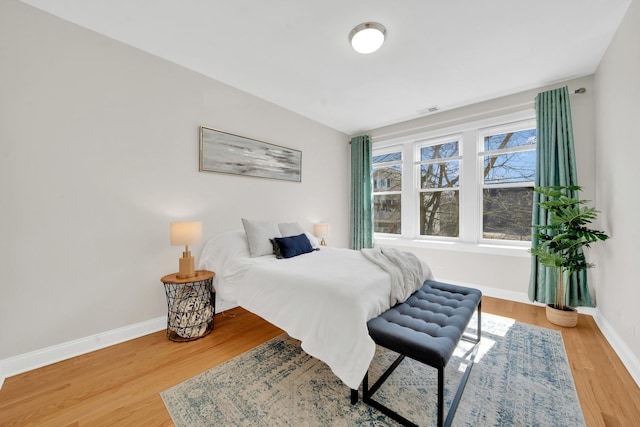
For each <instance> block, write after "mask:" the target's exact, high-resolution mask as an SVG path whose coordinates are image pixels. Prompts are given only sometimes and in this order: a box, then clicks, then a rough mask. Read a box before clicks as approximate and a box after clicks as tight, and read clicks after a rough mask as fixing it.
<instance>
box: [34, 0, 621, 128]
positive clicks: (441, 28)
mask: <svg viewBox="0 0 640 427" xmlns="http://www.w3.org/2000/svg"><path fill="white" fill-rule="evenodd" d="M22 1H23V2H24V3H27V4H30V5H33V6H35V7H37V8H40V9H42V10H45V11H47V12H49V13H51V14H53V15H57V16H59V17H61V18H63V19H66V20H68V21H71V22H74V23H76V24H78V25H80V26H83V27H86V28H89V29H91V30H94V31H96V32H98V33H101V34H104V35H106V36H108V37H111V38H113V39H116V40H119V41H121V42H123V43H126V44H128V45H131V46H134V47H137V48H139V49H141V50H144V51H146V52H149V53H151V54H154V55H157V56H159V57H162V58H165V59H167V60H169V61H172V62H174V63H177V64H180V65H182V66H184V67H186V68H189V69H191V70H194V71H197V72H199V73H202V74H204V75H207V76H210V77H211V78H213V79H216V80H219V81H221V82H224V83H226V84H228V85H230V86H233V87H235V88H238V89H240V90H243V91H245V92H248V93H251V94H253V95H256V96H258V97H260V98H263V99H265V100H268V101H270V102H272V103H274V104H277V105H280V106H282V107H284V108H287V109H289V110H292V111H295V112H297V113H299V114H301V115H303V116H306V117H308V118H310V119H313V120H315V121H317V122H320V123H323V124H325V125H327V126H330V127H332V128H334V129H337V130H339V131H342V132H344V133H347V134H355V133H358V132H360V131H363V130H369V129H374V128H377V127H380V126H384V125H388V124H392V123H397V122H401V121H404V120H409V119H413V118H416V117H419V116H422V115H425V114H429V113H428V112H427V110H428V109H429V108H430V107H433V106H437V107H438V108H439V110H440V111H443V110H448V109H452V108H456V107H460V106H463V105H468V104H472V103H476V102H480V101H484V100H488V99H493V98H496V97H500V96H504V95H508V94H511V93H516V92H520V91H524V90H528V89H533V88H536V87H540V86H543V85H547V84H553V83H556V82H560V81H563V80H567V79H571V78H576V77H580V76H585V75H589V74H592V73H594V72H595V71H596V68H597V66H598V64H599V62H600V60H601V58H602V56H603V54H604V52H605V50H606V48H607V46H608V45H609V43H610V41H611V39H612V38H613V35H614V33H615V30H616V29H617V27H618V25H619V24H620V22H621V20H622V18H623V16H624V13H625V12H626V9H627V7H628V5H629V4H630V2H631V0H587V1H585V0H562V1H559V0H529V1H522V0H521V1H516V0H491V1H477V0H451V1H445V0H402V1H400V0H397V1H391V0H303V1H301V0H269V1H265V0H224V1H222V0H180V1H176V0H22ZM367 21H375V22H380V23H382V24H383V25H384V26H385V27H386V28H387V40H386V42H385V44H384V45H383V46H382V48H381V49H380V50H379V51H377V52H375V53H372V54H369V55H362V54H359V53H356V52H355V51H354V50H353V49H351V47H350V46H349V43H348V39H347V38H348V34H349V31H350V30H351V29H352V28H353V27H355V26H356V25H358V24H360V23H362V22H367Z"/></svg>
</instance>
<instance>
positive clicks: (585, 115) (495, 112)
mask: <svg viewBox="0 0 640 427" xmlns="http://www.w3.org/2000/svg"><path fill="white" fill-rule="evenodd" d="M564 85H568V86H569V90H570V91H574V90H575V89H578V88H581V87H584V88H585V89H586V93H584V94H574V95H571V112H572V117H573V125H574V128H573V131H574V139H575V146H576V162H577V164H578V165H577V167H578V180H579V182H580V184H581V185H582V186H583V187H584V191H583V194H582V196H583V197H584V198H586V199H589V200H593V199H594V195H595V174H594V170H595V157H594V155H595V154H594V153H595V148H594V146H595V138H594V109H593V77H592V76H588V77H583V78H579V79H575V80H570V81H567V82H562V83H558V84H554V85H548V86H544V87H541V88H539V89H536V90H531V91H527V92H521V93H517V94H514V95H509V96H505V97H502V98H497V99H494V100H491V101H487V102H482V103H478V104H474V105H470V106H467V107H463V108H458V109H455V110H450V111H443V112H441V113H437V114H433V115H428V116H423V117H420V118H418V119H414V120H411V121H407V122H403V123H398V124H394V125H391V126H385V127H382V128H378V129H373V130H371V131H369V132H367V133H368V134H369V135H371V137H372V140H373V142H374V146H375V144H376V143H383V142H384V141H388V140H390V139H393V138H399V137H402V136H405V135H411V134H414V133H420V132H430V131H437V130H438V129H444V128H449V127H452V126H455V125H456V124H461V123H465V122H472V121H478V120H482V119H486V118H490V117H496V116H505V115H509V114H512V113H517V112H520V111H523V110H526V109H531V108H533V106H534V99H535V96H536V95H537V94H538V93H539V92H542V91H545V90H549V89H552V88H557V87H561V86H564ZM473 214H474V215H475V213H473ZM376 244H378V245H380V246H384V245H392V246H395V247H399V248H402V249H406V250H410V251H412V252H414V253H415V254H416V255H417V256H419V257H420V258H422V259H424V260H425V261H427V262H428V263H429V265H430V266H431V267H432V269H433V273H434V275H435V276H436V278H438V279H440V280H448V281H454V282H456V283H462V284H468V285H474V286H478V287H480V288H482V289H483V290H484V291H485V292H486V293H487V294H488V295H493V296H497V297H502V298H509V299H514V300H518V301H528V298H527V296H526V293H527V290H528V286H529V274H530V267H531V258H530V256H529V253H528V252H526V251H525V250H519V251H510V252H509V251H508V250H493V251H486V250H485V252H484V253H483V252H482V249H478V248H475V247H470V248H468V249H466V250H455V251H453V250H438V249H433V248H432V247H430V246H429V247H426V246H425V245H423V246H422V247H421V246H420V244H417V243H402V242H389V241H384V240H379V241H377V242H376ZM593 281H594V280H592V282H593ZM593 285H594V283H591V286H592V287H593Z"/></svg>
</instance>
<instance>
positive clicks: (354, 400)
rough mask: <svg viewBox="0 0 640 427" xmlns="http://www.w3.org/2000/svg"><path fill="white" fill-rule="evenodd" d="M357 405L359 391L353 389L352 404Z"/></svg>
mask: <svg viewBox="0 0 640 427" xmlns="http://www.w3.org/2000/svg"><path fill="white" fill-rule="evenodd" d="M356 403H358V390H356V389H353V388H352V389H351V404H352V405H355V404H356Z"/></svg>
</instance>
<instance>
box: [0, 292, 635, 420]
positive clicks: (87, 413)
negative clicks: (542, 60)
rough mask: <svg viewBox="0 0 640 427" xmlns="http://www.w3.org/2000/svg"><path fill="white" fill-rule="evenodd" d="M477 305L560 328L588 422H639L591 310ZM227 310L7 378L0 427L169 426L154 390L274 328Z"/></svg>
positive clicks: (627, 383)
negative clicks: (175, 334)
mask: <svg viewBox="0 0 640 427" xmlns="http://www.w3.org/2000/svg"><path fill="white" fill-rule="evenodd" d="M483 311H484V312H486V313H493V314H497V315H500V316H505V317H510V318H513V319H516V320H518V321H520V322H524V323H530V324H534V325H538V326H543V327H548V328H554V329H559V330H561V331H562V336H563V339H564V343H565V347H566V349H567V355H568V357H569V362H570V364H571V369H572V371H573V376H574V380H575V383H576V388H577V390H578V395H579V397H580V403H581V405H582V409H583V411H584V414H585V419H586V421H587V425H588V426H635V425H639V424H640V389H639V388H638V386H637V385H636V383H635V382H634V381H633V379H632V378H631V376H630V375H629V373H628V372H627V370H626V369H625V367H624V366H623V365H622V363H621V362H620V360H619V358H618V357H617V356H616V354H615V353H614V351H613V349H612V348H611V347H610V346H609V344H608V343H607V341H606V340H605V339H604V337H603V336H602V334H601V333H600V330H599V329H598V327H597V326H596V324H595V322H594V321H593V319H592V318H591V317H590V316H584V315H581V316H580V319H579V321H578V325H577V326H576V327H575V328H569V329H561V328H557V327H554V326H553V325H551V324H550V323H548V322H547V320H546V319H545V315H544V309H543V308H541V307H536V306H532V305H527V304H521V303H516V302H511V301H505V300H499V299H495V298H489V297H485V298H484V299H483ZM227 313H229V314H235V315H236V317H226V316H224V315H223V314H217V315H216V325H215V329H214V331H213V332H212V333H211V334H210V335H208V336H207V337H205V338H202V339H200V340H197V341H192V342H189V343H175V342H171V341H168V340H167V338H166V336H165V332H164V331H162V332H157V333H154V334H151V335H147V336H144V337H141V338H138V339H135V340H132V341H128V342H125V343H122V344H118V345H114V346H111V347H108V348H105V349H103V350H99V351H96V352H93V353H89V354H86V355H82V356H79V357H75V358H73V359H69V360H65V361H63V362H59V363H56V364H54V365H50V366H46V367H44V368H40V369H36V370H33V371H30V372H26V373H24V374H21V375H16V376H14V377H10V378H7V379H6V380H5V383H4V386H3V387H2V390H0V426H96V425H97V426H102V425H104V426H115V425H118V426H127V425H130V426H142V425H145V426H146V425H153V426H170V425H172V422H171V418H170V416H169V414H168V413H167V411H166V409H165V407H164V404H163V402H162V399H161V398H160V395H159V393H160V392H161V391H163V390H165V389H167V388H169V387H171V386H173V385H175V384H177V383H179V382H181V381H184V380H186V379H188V378H191V377H192V376H195V375H197V374H199V373H201V372H203V371H205V370H207V369H209V368H211V367H213V366H216V365H218V364H220V363H222V362H224V361H225V360H228V359H230V358H232V357H234V356H237V355H238V354H241V353H243V352H245V351H247V350H248V349H250V348H253V347H255V346H257V345H259V344H261V343H262V342H264V341H266V340H268V339H271V338H273V337H275V336H277V335H279V334H280V333H281V331H280V330H279V329H278V328H276V327H274V326H272V325H271V324H269V323H267V322H265V321H264V320H262V319H260V318H259V317H257V316H255V315H253V314H251V313H249V312H247V311H245V310H243V309H241V308H235V309H233V310H230V311H229V312H227ZM346 395H348V393H347V394H346ZM346 404H348V402H346ZM558 425H562V423H561V422H559V424H558Z"/></svg>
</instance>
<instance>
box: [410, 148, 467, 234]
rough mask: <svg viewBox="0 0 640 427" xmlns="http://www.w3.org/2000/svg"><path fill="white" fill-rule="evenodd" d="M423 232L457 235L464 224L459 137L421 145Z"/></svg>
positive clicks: (419, 200) (420, 168) (419, 168)
mask: <svg viewBox="0 0 640 427" xmlns="http://www.w3.org/2000/svg"><path fill="white" fill-rule="evenodd" d="M418 152H419V160H418V162H417V163H416V166H417V168H418V176H419V177H420V185H419V187H418V203H419V205H420V213H419V217H418V218H419V230H420V231H419V234H420V235H422V236H447V237H457V236H458V233H459V226H460V193H459V191H458V188H459V186H460V160H461V157H460V148H459V142H458V139H457V138H456V139H454V140H447V141H446V142H438V141H432V142H427V143H424V144H420V145H418Z"/></svg>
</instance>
